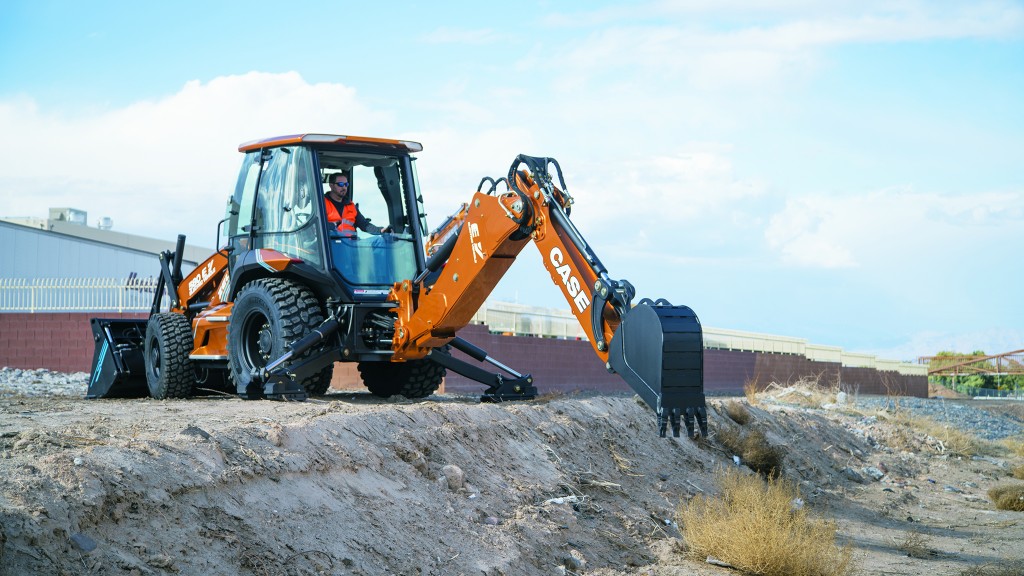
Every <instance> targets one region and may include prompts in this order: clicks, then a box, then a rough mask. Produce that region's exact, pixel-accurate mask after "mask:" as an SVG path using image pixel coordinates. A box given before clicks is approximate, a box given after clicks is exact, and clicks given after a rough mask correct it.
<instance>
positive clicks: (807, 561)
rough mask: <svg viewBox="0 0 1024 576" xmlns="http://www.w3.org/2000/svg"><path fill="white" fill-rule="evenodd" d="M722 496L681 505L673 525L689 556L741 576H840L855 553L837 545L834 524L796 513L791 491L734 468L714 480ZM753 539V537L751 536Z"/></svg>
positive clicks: (783, 482) (848, 569)
mask: <svg viewBox="0 0 1024 576" xmlns="http://www.w3.org/2000/svg"><path fill="white" fill-rule="evenodd" d="M717 480H718V483H719V487H720V488H721V494H720V495H718V496H717V497H710V496H705V495H698V496H695V497H694V498H692V499H691V500H690V501H689V502H687V503H684V504H681V505H680V507H679V510H678V511H677V515H676V520H677V521H678V522H679V524H680V526H682V531H683V537H684V539H685V541H686V544H687V546H688V548H689V552H690V554H692V555H693V556H694V557H696V558H699V559H702V560H703V559H704V558H706V557H707V556H714V557H715V558H718V559H720V560H722V561H724V562H727V563H729V564H731V565H732V566H734V567H736V568H737V569H739V570H740V571H742V572H747V573H752V574H759V575H763V576H783V575H785V576H844V575H847V574H850V573H851V571H852V569H853V566H852V555H853V549H852V547H851V546H849V545H847V546H843V547H840V546H838V545H837V544H836V542H835V534H836V524H835V522H831V521H824V520H816V519H813V518H811V517H810V515H809V513H808V509H807V508H806V507H803V508H799V509H794V507H793V500H794V499H795V498H797V497H799V492H798V490H797V488H796V486H795V485H793V484H792V483H790V482H787V481H786V480H783V479H771V480H768V481H767V482H765V481H764V480H761V479H760V478H759V477H757V476H751V475H748V474H744V473H743V472H741V471H740V470H738V469H736V468H730V469H727V470H725V471H719V472H718V474H717ZM754 535H756V536H754Z"/></svg>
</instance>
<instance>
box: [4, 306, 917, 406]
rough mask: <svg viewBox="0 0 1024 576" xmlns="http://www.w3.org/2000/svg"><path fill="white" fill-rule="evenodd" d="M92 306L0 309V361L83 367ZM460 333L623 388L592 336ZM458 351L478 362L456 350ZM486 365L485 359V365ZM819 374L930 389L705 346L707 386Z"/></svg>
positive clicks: (525, 362)
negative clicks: (78, 309) (40, 310)
mask: <svg viewBox="0 0 1024 576" xmlns="http://www.w3.org/2000/svg"><path fill="white" fill-rule="evenodd" d="M94 316H97V314H91V313H37V314H31V313H3V314H0V366H9V367H12V368H48V369H50V370H57V371H60V372H88V371H89V369H90V365H91V363H92V355H93V349H94V345H93V339H92V329H91V328H90V326H89V319H90V318H92V317H94ZM99 316H102V317H105V318H144V317H145V316H146V315H145V314H116V313H112V314H100V315H99ZM459 335H460V336H462V337H463V338H465V339H466V340H469V341H470V342H472V343H474V344H476V345H477V346H479V347H481V348H483V349H484V350H487V351H488V352H489V353H490V354H491V355H492V356H493V357H494V358H495V359H497V360H499V361H500V362H502V363H504V364H506V365H507V366H510V367H511V368H513V369H515V370H518V371H520V372H524V373H530V374H532V375H533V377H534V381H535V384H536V386H537V388H538V390H539V391H540V392H541V393H542V394H543V393H546V392H569V391H574V390H592V391H598V392H628V391H629V390H630V388H629V386H628V385H626V384H625V383H624V382H623V381H622V380H621V379H620V378H619V377H618V376H617V375H615V374H609V373H608V371H607V370H605V368H604V364H603V363H601V362H600V361H599V360H598V358H597V356H596V355H595V354H594V351H593V348H592V347H591V346H590V343H589V342H586V341H582V340H556V339H552V338H532V337H524V336H500V335H495V334H491V333H490V332H489V331H488V329H487V327H486V326H481V325H471V326H467V327H466V328H465V329H463V330H461V331H460V332H459ZM456 355H457V356H460V357H462V358H463V359H464V360H468V361H470V362H475V361H474V360H471V359H469V358H467V357H465V356H462V355H461V353H456ZM484 367H485V368H487V369H490V365H489V364H488V365H484ZM801 378H817V379H818V381H819V382H821V383H822V384H825V385H833V384H834V383H835V382H837V381H839V382H841V383H842V386H843V387H844V388H846V389H848V390H851V391H857V392H859V393H861V394H901V395H905V396H918V397H922V398H924V397H927V395H928V382H927V378H926V377H925V376H906V375H903V374H899V373H898V372H895V371H880V370H875V369H874V368H855V367H848V366H847V367H844V366H841V365H840V364H839V363H836V362H815V361H813V360H808V359H807V358H806V357H804V356H802V355H797V354H767V353H760V352H743V351H737V350H717V349H708V350H705V351H704V389H705V391H706V392H707V393H708V394H742V393H743V386H744V384H745V383H746V382H748V381H756V382H757V384H758V386H759V387H762V388H763V387H764V386H767V385H768V384H769V383H771V382H779V383H781V384H786V383H792V382H795V381H797V380H799V379H801ZM332 386H333V387H334V388H337V389H357V390H363V389H364V388H363V387H362V381H361V380H360V378H359V372H358V370H357V369H356V366H355V364H338V365H337V366H335V370H334V378H333V380H332ZM483 389H484V386H483V385H481V384H479V383H477V382H474V381H472V380H469V379H467V378H464V377H462V376H459V375H458V374H453V373H449V376H448V378H446V379H445V384H444V388H443V390H444V391H449V392H460V393H468V394H479V393H480V392H482V391H483Z"/></svg>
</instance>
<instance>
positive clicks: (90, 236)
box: [0, 216, 213, 264]
mask: <svg viewBox="0 0 1024 576" xmlns="http://www.w3.org/2000/svg"><path fill="white" fill-rule="evenodd" d="M0 222H3V223H7V224H11V225H15V226H23V227H25V228H31V229H33V230H42V231H45V232H49V233H52V234H57V235H61V236H65V237H72V238H77V239H80V240H86V241H89V242H95V243H99V244H105V245H109V246H113V247H116V248H125V249H128V250H134V251H136V252H143V253H147V254H159V253H160V252H163V251H164V250H171V251H173V250H174V248H175V243H174V242H170V241H167V240H160V239H157V238H148V237H146V236H137V235H135V234H127V233H124V232H114V231H113V230H102V229H100V228H92V227H90V226H85V225H83V224H75V223H73V222H67V221H63V220H53V219H50V218H31V217H29V218H19V217H10V216H0ZM210 254H213V249H212V248H205V247H201V246H194V245H191V244H185V253H184V254H183V255H182V259H183V260H184V261H186V262H191V263H193V264H198V263H200V262H202V261H204V260H206V259H207V258H208V257H209V256H210Z"/></svg>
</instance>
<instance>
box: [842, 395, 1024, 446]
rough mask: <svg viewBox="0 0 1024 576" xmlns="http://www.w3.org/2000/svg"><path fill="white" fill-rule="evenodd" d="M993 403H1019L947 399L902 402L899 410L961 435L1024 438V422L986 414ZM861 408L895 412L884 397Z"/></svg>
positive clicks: (860, 402) (864, 399)
mask: <svg viewBox="0 0 1024 576" xmlns="http://www.w3.org/2000/svg"><path fill="white" fill-rule="evenodd" d="M993 402H1018V401H1016V400H997V401H992V400H985V401H979V400H946V399H943V398H929V399H925V398H899V399H898V403H899V408H900V409H901V410H908V411H910V412H911V413H912V414H914V415H915V416H927V417H929V418H931V419H932V420H935V421H936V422H940V423H942V424H945V425H947V426H951V427H953V428H955V429H957V430H960V431H961V432H967V433H970V434H973V435H975V436H977V437H979V438H983V439H985V440H1000V439H1003V438H1009V437H1014V436H1020V435H1022V434H1024V422H1021V421H1019V420H1017V419H1014V418H1012V417H1009V416H1006V415H1003V414H999V413H997V412H994V411H991V410H986V409H985V407H986V406H991V405H992V403H993ZM856 405H857V407H858V408H869V409H883V408H892V406H893V399H891V398H887V397H883V396H877V397H875V396H861V397H859V398H858V399H857V404H856Z"/></svg>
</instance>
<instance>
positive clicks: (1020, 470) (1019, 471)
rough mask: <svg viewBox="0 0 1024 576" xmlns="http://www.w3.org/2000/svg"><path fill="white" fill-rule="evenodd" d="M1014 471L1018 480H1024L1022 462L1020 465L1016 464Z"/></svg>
mask: <svg viewBox="0 0 1024 576" xmlns="http://www.w3.org/2000/svg"><path fill="white" fill-rule="evenodd" d="M1012 472H1013V477H1014V478H1016V479H1018V480H1024V464H1021V465H1020V466H1014V468H1013V470H1012Z"/></svg>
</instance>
